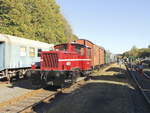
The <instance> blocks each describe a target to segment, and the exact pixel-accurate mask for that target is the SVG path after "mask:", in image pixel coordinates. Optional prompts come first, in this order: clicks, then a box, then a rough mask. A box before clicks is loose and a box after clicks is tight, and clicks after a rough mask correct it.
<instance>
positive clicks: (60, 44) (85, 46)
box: [55, 43, 90, 48]
mask: <svg viewBox="0 0 150 113" xmlns="http://www.w3.org/2000/svg"><path fill="white" fill-rule="evenodd" d="M67 44H75V45H80V46H84V47H87V48H90V47H88V46H85V45H83V44H78V43H64V44H58V45H55V46H59V45H67Z"/></svg>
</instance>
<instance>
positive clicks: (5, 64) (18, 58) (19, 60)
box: [0, 34, 54, 80]
mask: <svg viewBox="0 0 150 113" xmlns="http://www.w3.org/2000/svg"><path fill="white" fill-rule="evenodd" d="M53 47H54V45H53V44H48V43H44V42H39V41H34V40H29V39H25V38H20V37H15V36H10V35H5V34H0V78H3V77H6V78H8V79H9V80H10V79H11V78H13V77H16V76H17V77H22V75H24V74H25V72H26V71H27V70H28V69H29V68H31V65H32V64H33V63H38V62H40V52H41V51H50V50H53Z"/></svg>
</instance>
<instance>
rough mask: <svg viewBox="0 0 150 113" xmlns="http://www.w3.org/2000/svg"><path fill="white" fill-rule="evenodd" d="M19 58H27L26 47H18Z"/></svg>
mask: <svg viewBox="0 0 150 113" xmlns="http://www.w3.org/2000/svg"><path fill="white" fill-rule="evenodd" d="M20 56H27V49H26V47H20Z"/></svg>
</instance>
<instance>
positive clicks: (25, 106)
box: [0, 77, 86, 113]
mask: <svg viewBox="0 0 150 113" xmlns="http://www.w3.org/2000/svg"><path fill="white" fill-rule="evenodd" d="M85 79H86V78H85V77H82V78H79V79H78V81H77V83H75V84H73V85H72V86H71V87H68V88H62V89H58V90H56V91H52V90H46V89H37V90H34V91H32V92H30V93H27V94H25V95H22V96H20V97H18V98H15V99H11V100H9V101H6V102H3V103H0V113H30V112H33V108H34V107H35V106H37V105H39V104H40V103H42V102H48V101H50V100H52V99H54V98H55V96H56V95H58V94H61V93H67V92H69V91H71V90H75V89H77V88H79V87H80V86H81V85H82V84H83V83H84V82H85Z"/></svg>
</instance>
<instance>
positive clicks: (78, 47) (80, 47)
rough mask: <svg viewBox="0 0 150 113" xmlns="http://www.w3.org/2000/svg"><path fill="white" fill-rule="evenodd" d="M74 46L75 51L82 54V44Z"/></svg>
mask: <svg viewBox="0 0 150 113" xmlns="http://www.w3.org/2000/svg"><path fill="white" fill-rule="evenodd" d="M74 46H75V51H76V52H77V53H79V54H80V55H81V56H84V52H85V51H84V48H85V47H84V46H82V45H74Z"/></svg>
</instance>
